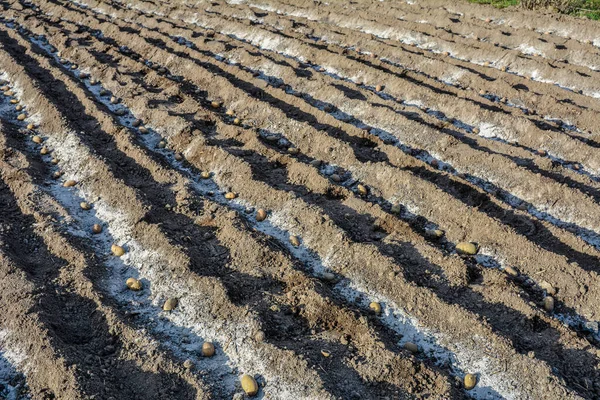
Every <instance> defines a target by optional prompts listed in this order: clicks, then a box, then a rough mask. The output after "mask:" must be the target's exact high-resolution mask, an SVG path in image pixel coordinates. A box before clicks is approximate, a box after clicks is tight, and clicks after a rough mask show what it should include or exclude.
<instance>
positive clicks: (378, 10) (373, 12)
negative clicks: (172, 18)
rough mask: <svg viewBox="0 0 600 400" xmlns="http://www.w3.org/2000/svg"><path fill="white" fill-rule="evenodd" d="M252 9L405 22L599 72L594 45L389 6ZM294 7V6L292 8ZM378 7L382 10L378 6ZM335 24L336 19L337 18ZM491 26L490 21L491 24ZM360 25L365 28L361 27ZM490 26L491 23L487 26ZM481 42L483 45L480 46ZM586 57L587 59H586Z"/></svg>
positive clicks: (277, 4)
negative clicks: (396, 10)
mask: <svg viewBox="0 0 600 400" xmlns="http://www.w3.org/2000/svg"><path fill="white" fill-rule="evenodd" d="M250 5H252V6H257V7H260V8H262V9H264V10H270V11H275V12H278V13H280V14H289V13H292V15H294V16H303V15H306V16H308V17H309V18H311V19H318V18H319V17H320V16H321V15H328V18H331V14H332V13H333V12H335V13H338V14H339V15H340V16H344V17H346V20H347V19H348V17H354V18H355V20H357V22H358V23H359V24H360V21H361V20H365V21H369V22H371V23H376V24H377V26H378V27H380V29H381V26H382V25H383V26H385V27H389V26H391V25H398V21H403V22H404V24H400V26H403V25H404V26H408V27H410V28H411V30H412V31H414V32H415V33H420V34H424V35H427V36H435V37H438V38H441V39H444V40H445V41H447V42H455V41H456V42H459V43H462V44H464V45H466V46H468V47H478V46H479V45H481V44H482V43H483V44H487V45H488V46H490V47H491V46H494V47H496V48H500V49H503V50H507V51H508V50H515V51H517V52H520V53H521V54H524V55H534V56H536V57H539V58H543V59H547V60H550V61H560V62H563V63H565V64H567V63H568V64H571V65H578V66H582V67H584V69H583V70H584V71H585V69H590V70H592V71H595V70H598V68H599V65H600V59H599V58H598V55H599V54H598V52H597V51H596V50H597V49H596V48H595V47H594V46H593V45H592V44H591V43H589V44H588V43H579V42H577V41H571V42H566V41H564V40H561V41H560V44H559V45H557V43H554V42H549V41H548V39H547V38H549V35H545V36H546V39H544V38H543V37H540V35H539V34H538V33H535V32H533V33H532V32H531V31H528V32H523V33H521V34H520V35H519V37H516V36H513V35H512V34H511V33H510V32H506V31H500V30H496V29H481V28H475V29H474V27H473V26H472V25H471V26H470V24H469V23H468V22H467V21H465V22H463V23H460V24H459V23H457V22H452V23H450V21H449V18H443V19H439V20H438V19H436V21H443V20H445V21H448V22H449V24H447V25H445V26H439V25H438V26H432V25H431V24H429V23H426V20H424V18H423V15H414V14H413V15H411V14H410V13H403V14H402V15H401V17H397V16H395V15H393V14H390V7H389V6H388V5H387V4H386V5H383V4H379V5H375V7H369V8H368V9H363V11H362V12H358V13H357V10H356V9H354V10H353V12H352V15H349V14H350V13H349V12H348V7H347V6H346V5H345V4H340V3H339V2H330V3H327V4H323V5H322V6H321V7H314V5H313V6H312V7H311V6H310V3H308V2H305V3H302V2H300V3H293V4H290V2H287V1H272V2H264V3H260V4H254V3H250ZM290 5H293V7H290ZM377 6H379V7H377ZM431 11H433V13H432V14H430V15H428V16H427V17H426V18H436V15H435V11H437V10H431ZM334 21H335V19H334ZM490 24H491V21H490ZM360 26H364V23H363V24H360ZM488 26H489V24H488ZM479 42H481V43H479ZM586 55H587V56H586Z"/></svg>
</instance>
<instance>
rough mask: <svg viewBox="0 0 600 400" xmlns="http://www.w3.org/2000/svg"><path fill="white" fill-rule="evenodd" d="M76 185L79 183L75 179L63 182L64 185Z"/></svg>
mask: <svg viewBox="0 0 600 400" xmlns="http://www.w3.org/2000/svg"><path fill="white" fill-rule="evenodd" d="M75 185H77V182H76V181H74V180H73V179H69V180H68V181H65V183H63V186H64V187H73V186H75Z"/></svg>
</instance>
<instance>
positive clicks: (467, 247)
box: [456, 242, 478, 256]
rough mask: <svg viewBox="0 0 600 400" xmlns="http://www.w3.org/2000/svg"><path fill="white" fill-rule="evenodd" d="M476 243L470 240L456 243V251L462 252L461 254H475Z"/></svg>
mask: <svg viewBox="0 0 600 400" xmlns="http://www.w3.org/2000/svg"><path fill="white" fill-rule="evenodd" d="M477 251H478V249H477V245H476V244H475V243H471V242H460V243H458V244H457V245H456V252H457V253H458V254H463V255H469V256H472V255H475V254H477Z"/></svg>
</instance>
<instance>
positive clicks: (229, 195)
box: [225, 192, 237, 200]
mask: <svg viewBox="0 0 600 400" xmlns="http://www.w3.org/2000/svg"><path fill="white" fill-rule="evenodd" d="M236 197H237V194H235V193H233V192H227V193H225V198H226V199H227V200H233V199H235V198H236Z"/></svg>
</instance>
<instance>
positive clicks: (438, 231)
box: [425, 229, 444, 239]
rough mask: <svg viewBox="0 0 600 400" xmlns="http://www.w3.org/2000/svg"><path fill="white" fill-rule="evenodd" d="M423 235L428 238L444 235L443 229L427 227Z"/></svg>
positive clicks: (437, 237)
mask: <svg viewBox="0 0 600 400" xmlns="http://www.w3.org/2000/svg"><path fill="white" fill-rule="evenodd" d="M425 236H426V237H427V238H429V239H439V238H441V237H442V236H444V231H443V230H441V229H427V230H426V231H425Z"/></svg>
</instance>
